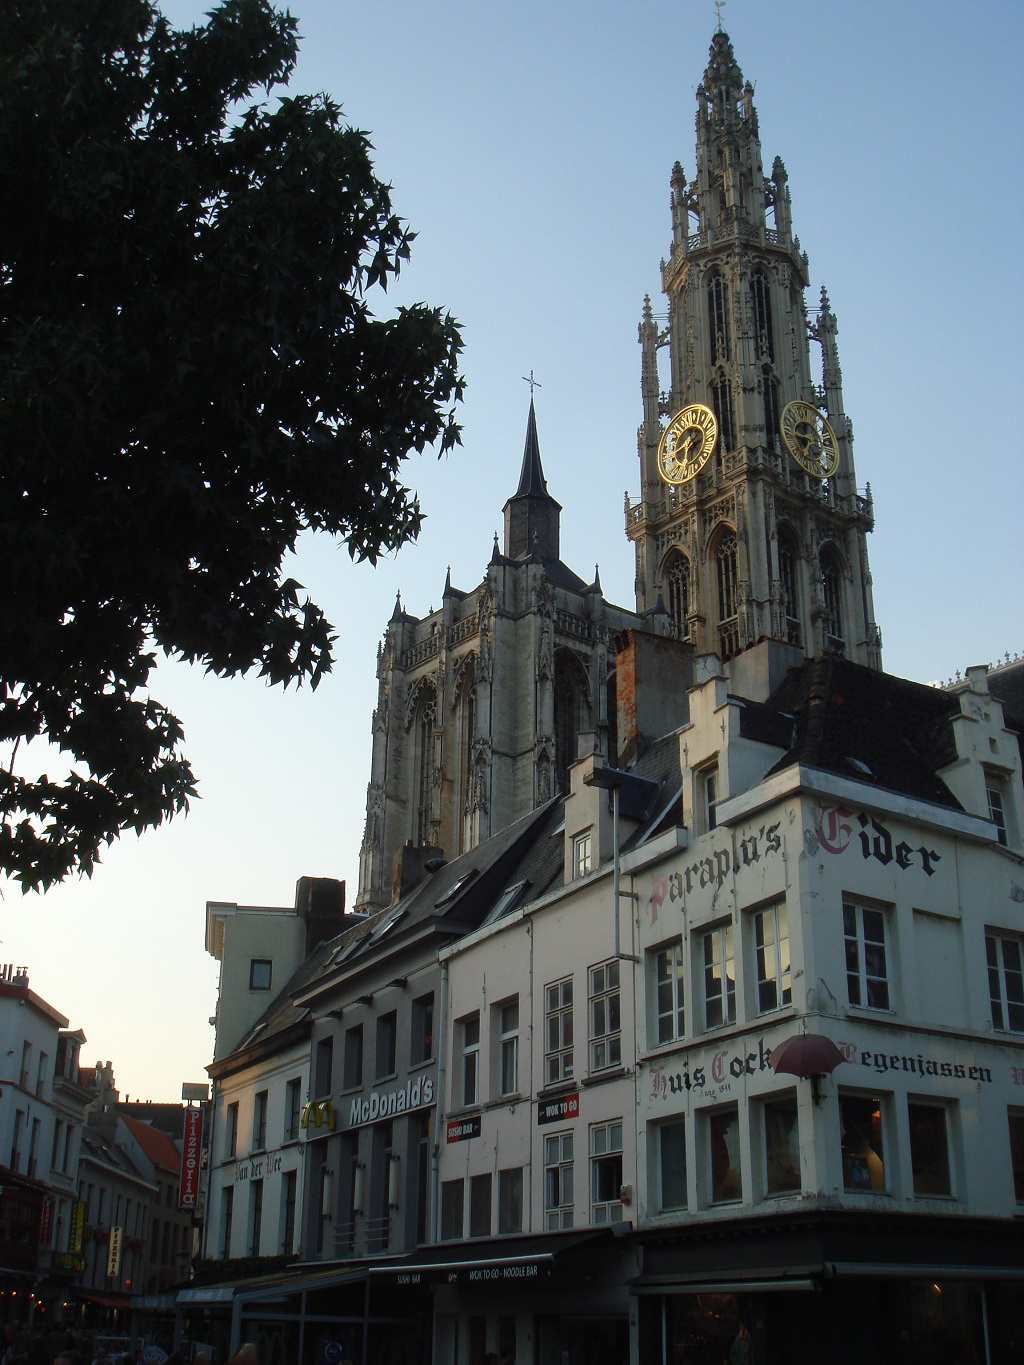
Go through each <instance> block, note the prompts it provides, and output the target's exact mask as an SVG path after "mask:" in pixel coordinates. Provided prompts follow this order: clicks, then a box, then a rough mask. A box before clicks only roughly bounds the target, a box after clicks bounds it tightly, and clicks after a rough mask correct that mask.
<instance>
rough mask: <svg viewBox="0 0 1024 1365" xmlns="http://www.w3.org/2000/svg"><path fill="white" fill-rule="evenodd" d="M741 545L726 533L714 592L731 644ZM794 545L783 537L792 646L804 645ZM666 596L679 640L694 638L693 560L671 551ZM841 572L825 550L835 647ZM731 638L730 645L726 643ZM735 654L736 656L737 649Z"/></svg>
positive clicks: (822, 566) (824, 591)
mask: <svg viewBox="0 0 1024 1365" xmlns="http://www.w3.org/2000/svg"><path fill="white" fill-rule="evenodd" d="M736 552H737V540H736V534H735V532H734V531H731V530H728V529H726V530H725V531H723V532H722V534H721V536H720V538H719V540H718V543H717V544H716V546H715V552H714V572H715V578H714V582H715V587H716V590H717V607H718V623H719V634H720V641H726V642H728V640H731V639H732V637H733V635H734V634H735V630H736V623H737V603H738V596H737V586H738V581H739V579H738V570H737V561H736ZM798 559H799V555H798V553H797V550H796V545H795V541H794V540H793V538H792V536H790V534H789V533H788V532H787V531H784V530H782V531H780V532H779V586H780V587H781V589H782V605H783V611H784V613H785V617H786V633H787V638H788V639H789V642H790V643H791V644H801V643H802V640H801V628H800V603H799V595H798V586H797V584H798V574H797V561H798ZM661 578H662V592H663V597H664V601H665V603H666V606H667V608H668V614H669V616H670V617H671V620H672V625H673V627H674V629H675V633H676V636H677V638H678V639H680V640H688V639H689V638H690V613H691V612H692V611H693V610H694V608H695V605H696V604H695V599H694V586H693V573H692V569H691V565H690V561H689V559H688V558H687V557H686V555H684V554H683V553H682V551H681V550H678V549H672V550H670V551H669V553H668V555H667V556H666V558H665V561H664V563H663V565H662V568H661ZM842 578H843V567H842V564H841V562H840V560H839V557H838V555H837V554H836V552H835V551H834V550H833V549H832V547H831V546H828V545H826V546H823V547H822V550H821V552H820V554H819V557H818V581H819V583H820V585H821V598H822V602H823V604H824V607H825V624H826V630H827V632H828V634H829V635H830V636H831V637H832V638H833V639H834V640H835V641H837V642H841V641H842V639H843V610H842V600H843V593H842ZM726 637H728V639H727V638H726ZM732 652H733V653H734V652H735V646H733V649H732Z"/></svg>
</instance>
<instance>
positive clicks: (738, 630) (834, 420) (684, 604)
mask: <svg viewBox="0 0 1024 1365" xmlns="http://www.w3.org/2000/svg"><path fill="white" fill-rule="evenodd" d="M671 184H672V247H671V252H670V255H669V259H668V261H667V262H666V261H663V262H662V266H661V285H662V289H663V291H664V293H665V295H666V297H667V300H668V316H667V321H665V320H663V319H662V318H661V317H657V316H656V315H655V313H654V310H653V308H652V305H651V301H650V298H649V297H648V298H647V299H646V301H645V304H644V310H643V319H642V321H641V323H640V345H641V351H642V365H641V389H642V393H643V422H642V424H641V426H640V430H639V438H638V447H639V455H640V467H641V494H640V500H639V501H638V502H637V503H634V504H631V503H630V502H629V500H628V498H627V502H626V533H627V535H628V536H629V539H630V540H631V541H632V542H633V544H634V546H635V553H636V592H637V609H638V610H639V611H641V612H642V611H644V610H646V609H647V608H649V607H652V606H654V605H655V604H656V602H657V601H658V599H659V594H660V597H661V599H662V601H663V602H664V604H665V605H666V606H667V608H668V610H669V613H670V616H671V617H672V621H673V626H674V629H675V631H676V633H677V635H678V636H679V637H680V638H681V639H686V640H690V641H691V642H692V643H693V644H694V645H695V646H696V648H697V650H698V652H700V653H715V654H718V655H719V656H720V657H722V658H728V657H730V656H731V655H733V654H735V653H736V652H737V651H738V650H740V649H742V648H744V647H745V646H746V645H749V644H750V643H752V642H753V641H755V640H757V639H760V638H763V637H765V636H767V637H770V638H772V639H776V640H788V641H789V642H790V643H793V644H797V645H799V646H800V647H801V648H802V649H803V650H804V652H805V653H806V654H813V653H815V652H816V651H817V650H819V649H827V650H832V651H836V652H840V653H843V654H845V656H846V657H847V658H850V659H854V660H855V661H857V662H858V663H865V664H868V665H869V666H871V667H874V668H880V667H881V636H880V634H879V630H878V627H877V625H876V624H875V620H874V610H873V607H872V600H871V574H870V571H869V568H868V557H867V544H866V535H867V532H868V531H870V530H871V529H872V526H873V524H874V514H873V510H872V504H871V492H870V487H869V488H868V489H867V490H866V491H865V492H864V493H860V492H858V490H857V485H856V475H855V470H854V463H853V425H852V423H851V421H850V419H849V417H848V416H847V415H846V413H845V411H844V407H843V390H842V372H841V370H840V366H839V352H838V348H837V344H836V335H837V333H838V330H839V329H838V325H837V322H836V318H835V315H834V313H833V312H832V309H831V306H830V304H829V300H828V297H827V295H826V294H825V291H824V290H822V294H821V300H820V305H819V310H818V314H817V316H816V317H815V318H813V319H809V318H808V315H807V307H806V303H805V300H804V291H805V289H806V288H807V284H808V262H807V254H806V252H804V251H802V250H801V248H800V240H799V238H798V237H794V235H793V230H792V214H791V208H790V198H789V188H788V184H787V175H786V169H785V166H784V165H783V163H782V160H781V158H779V157H776V159H775V162H774V164H773V166H772V170H771V174H770V175H766V174H765V173H764V169H763V167H762V163H761V143H760V140H759V136H758V122H757V111H756V110H755V108H754V104H753V89H752V87H751V85H750V84H749V82H744V80H743V76H742V74H741V72H740V69H739V67H738V65H737V64H736V60H735V58H734V56H733V51H732V45H731V43H730V42H729V39H728V37H727V35H726V34H725V33H722V32H718V33H716V34H715V37H714V41H713V43H712V47H711V57H710V61H709V64H708V67H707V70H706V71H705V73H704V80H703V84H702V85H701V86H700V87H699V88H698V90H697V171H696V176H695V178H694V179H693V180H692V181H691V180H688V179H687V177H686V175H685V173H684V171H683V168H682V166H681V165H680V163H679V162H676V164H675V167H674V169H673V172H672V179H671ZM811 341H814V342H816V343H817V344H818V345H819V346H820V348H821V362H822V381H821V384H820V385H818V384H816V383H815V382H814V380H813V378H812V374H811V362H810V343H811ZM661 350H665V351H667V353H668V371H669V383H668V389H667V391H662V384H661V380H660V378H659V371H658V359H659V351H661ZM793 401H800V402H805V403H809V404H811V405H812V406H813V407H815V408H817V409H818V410H819V411H822V412H824V414H825V415H826V416H827V418H828V421H829V423H830V425H831V427H832V429H833V431H834V433H835V437H836V440H837V444H838V468H837V469H836V470H835V473H834V474H833V475H832V476H831V477H829V478H825V479H819V478H815V477H813V476H812V475H810V474H808V473H806V472H804V470H803V469H802V468H801V467H800V466H799V465H798V464H797V463H796V462H795V461H794V459H792V458H791V457H790V455H789V454H788V453H787V451H786V449H785V447H784V444H783V440H782V437H781V434H780V419H781V417H782V414H783V411H784V410H785V408H786V405H787V404H788V403H790V402H793ZM691 403H700V404H703V405H705V406H706V407H708V408H710V409H711V410H712V411H713V412H714V414H715V417H716V420H717V427H718V441H717V444H716V446H715V449H714V451H713V454H712V456H711V458H710V460H709V461H708V463H707V464H706V465H705V466H704V468H703V469H702V470H701V472H699V473H698V474H697V476H696V477H695V478H692V479H690V480H688V481H687V482H685V483H682V484H679V485H675V486H673V485H669V484H666V483H664V482H663V481H662V480H661V478H660V477H659V474H658V463H657V462H658V447H659V442H660V441H661V436H662V431H663V419H664V417H665V416H667V415H668V416H671V415H672V414H675V413H677V412H678V411H680V410H681V409H682V408H683V407H684V406H686V405H688V404H691Z"/></svg>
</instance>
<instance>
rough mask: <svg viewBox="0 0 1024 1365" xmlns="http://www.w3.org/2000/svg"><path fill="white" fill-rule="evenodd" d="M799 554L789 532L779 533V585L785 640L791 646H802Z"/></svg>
mask: <svg viewBox="0 0 1024 1365" xmlns="http://www.w3.org/2000/svg"><path fill="white" fill-rule="evenodd" d="M796 566H797V552H796V545H795V544H794V543H793V537H792V536H791V535H790V533H789V532H788V531H782V530H780V531H779V583H780V586H781V588H782V613H783V616H784V617H785V622H784V625H785V638H786V639H787V640H788V641H789V643H790V644H791V645H798V644H800V600H799V598H798V596H797V587H796V573H797V569H796Z"/></svg>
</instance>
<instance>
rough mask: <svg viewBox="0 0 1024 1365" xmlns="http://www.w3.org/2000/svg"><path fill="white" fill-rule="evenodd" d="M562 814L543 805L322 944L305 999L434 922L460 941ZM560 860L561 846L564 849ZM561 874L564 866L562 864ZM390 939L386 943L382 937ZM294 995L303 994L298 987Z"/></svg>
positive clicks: (557, 803) (557, 805)
mask: <svg viewBox="0 0 1024 1365" xmlns="http://www.w3.org/2000/svg"><path fill="white" fill-rule="evenodd" d="M553 808H558V810H559V811H560V808H561V800H560V799H556V800H554V801H552V802H549V803H548V804H547V805H545V806H540V807H538V808H537V809H536V810H533V811H531V812H530V813H529V814H528V815H525V816H523V817H522V818H521V819H519V820H517V821H515V822H514V823H513V824H511V825H508V826H506V828H505V829H503V830H499V832H498V833H497V834H495V835H493V836H492V837H491V838H490V839H488V840H487V841H486V842H485V843H482V844H478V845H477V847H476V848H473V849H470V850H469V852H468V853H463V854H462V855H461V856H460V857H458V858H453V859H452V861H451V862H447V863H445V864H444V865H443V866H442V867H440V868H439V869H438V870H437V871H436V872H433V873H431V874H430V875H428V876H427V877H425V878H424V879H423V880H422V881H421V882H419V883H418V884H417V885H416V886H415V887H413V889H412V890H411V891H410V892H409V893H408V894H407V895H406V896H404V897H403V898H402V899H401V900H400V901H397V902H396V903H395V904H394V905H389V906H388V907H387V908H386V909H384V910H380V911H378V912H377V913H376V914H375V915H371V916H369V917H368V918H367V919H366V920H364V921H362V922H361V923H359V924H357V925H355V926H354V927H353V928H351V929H348V930H347V931H346V932H345V933H342V934H339V935H338V936H337V937H336V938H333V939H331V940H330V941H329V942H328V943H326V944H324V945H322V948H321V949H318V951H317V954H316V955H315V959H316V960H315V963H314V962H313V960H312V959H310V960H308V961H307V963H306V964H305V967H307V968H308V967H310V966H311V964H312V970H310V971H309V972H308V975H307V978H306V980H305V982H304V983H303V985H302V987H301V988H300V990H301V992H302V993H303V994H304V993H306V992H308V991H309V990H310V989H311V988H314V987H316V986H318V985H324V986H326V985H329V984H330V983H331V979H332V978H337V979H339V980H341V979H342V978H344V976H345V975H347V974H348V973H349V972H350V971H351V970H352V969H353V968H356V969H358V968H359V967H360V966H362V965H363V963H370V962H373V961H375V960H377V953H376V952H375V951H374V949H375V948H376V947H378V946H379V947H380V948H381V950H382V951H385V952H386V951H387V950H390V949H392V948H393V947H395V946H397V945H400V944H401V942H402V941H403V940H404V939H406V938H408V937H411V935H412V931H413V930H416V929H418V928H422V927H424V926H426V925H427V924H429V923H430V922H431V921H433V923H434V925H435V926H436V929H437V931H438V932H439V933H441V934H443V935H447V936H448V937H459V936H461V935H462V934H464V933H469V932H470V931H471V930H472V929H475V928H477V927H478V925H479V924H480V923H482V921H483V919H484V918H485V916H486V914H487V912H488V911H489V910H490V909H491V907H492V906H493V905H494V903H495V901H496V900H497V898H498V896H499V895H500V894H501V892H502V890H503V889H504V888H505V886H506V885H507V884H508V883H509V880H510V878H512V879H513V880H514V877H515V876H517V875H519V874H518V872H517V869H518V868H519V867H520V866H521V865H523V866H525V864H526V862H527V861H528V857H529V854H530V852H531V850H532V849H533V847H534V846H535V844H536V843H537V841H538V840H539V839H540V838H541V836H542V835H543V832H544V830H545V828H546V827H547V825H548V822H549V820H550V818H551V815H552V809H553ZM559 858H560V859H561V844H559ZM559 869H561V861H559ZM385 933H386V934H387V938H386V939H385V938H384V937H383V936H384V934H385ZM286 989H289V990H291V993H292V995H293V996H294V995H296V994H299V992H298V991H296V989H295V988H294V987H293V986H291V985H290V986H289V987H287V988H286Z"/></svg>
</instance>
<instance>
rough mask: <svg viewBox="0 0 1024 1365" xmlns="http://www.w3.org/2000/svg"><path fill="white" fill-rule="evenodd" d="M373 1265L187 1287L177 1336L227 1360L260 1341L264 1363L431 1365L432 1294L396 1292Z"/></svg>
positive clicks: (180, 1298)
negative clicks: (374, 1277)
mask: <svg viewBox="0 0 1024 1365" xmlns="http://www.w3.org/2000/svg"><path fill="white" fill-rule="evenodd" d="M380 1288H381V1292H380V1293H376V1292H375V1286H374V1284H373V1283H372V1281H371V1278H370V1276H369V1274H368V1272H367V1270H366V1268H365V1267H361V1268H359V1269H353V1268H352V1267H351V1266H342V1267H335V1268H334V1269H330V1268H327V1267H320V1268H319V1269H313V1268H311V1267H308V1266H307V1267H304V1268H301V1269H298V1270H296V1271H293V1272H290V1273H288V1274H278V1275H274V1276H265V1277H263V1278H261V1279H252V1280H246V1281H243V1282H239V1283H236V1284H233V1285H206V1286H202V1287H197V1288H194V1289H193V1288H190V1289H183V1290H182V1291H181V1292H180V1293H179V1294H178V1296H177V1303H176V1312H177V1339H178V1340H179V1341H181V1340H191V1341H192V1342H196V1343H199V1342H201V1343H203V1344H204V1345H205V1346H206V1347H208V1348H210V1347H212V1348H213V1349H214V1350H215V1351H216V1353H217V1358H218V1359H220V1360H227V1359H229V1358H230V1357H231V1355H233V1354H234V1352H235V1351H236V1350H237V1349H238V1347H239V1345H241V1343H242V1342H246V1341H252V1342H255V1344H256V1345H257V1347H258V1348H259V1351H260V1359H261V1360H262V1362H263V1365H329V1362H342V1361H344V1362H349V1365H368V1362H373V1365H377V1362H382V1363H383V1365H426V1362H427V1361H428V1360H429V1343H430V1298H429V1294H427V1293H426V1292H425V1291H424V1290H423V1289H420V1288H417V1287H409V1288H407V1289H406V1290H405V1291H404V1292H403V1293H401V1294H400V1295H398V1296H397V1297H396V1295H395V1293H394V1292H393V1291H388V1289H387V1288H386V1287H385V1286H383V1285H382V1286H380Z"/></svg>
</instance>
